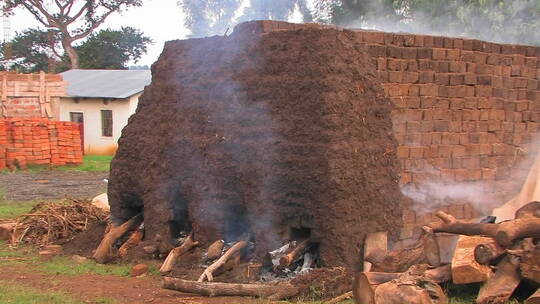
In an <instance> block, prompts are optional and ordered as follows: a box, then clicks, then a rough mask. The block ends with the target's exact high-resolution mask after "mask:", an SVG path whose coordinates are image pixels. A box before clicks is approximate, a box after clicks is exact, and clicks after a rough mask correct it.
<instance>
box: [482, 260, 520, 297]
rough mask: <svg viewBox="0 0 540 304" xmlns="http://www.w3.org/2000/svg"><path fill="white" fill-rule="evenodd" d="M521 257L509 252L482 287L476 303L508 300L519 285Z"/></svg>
mask: <svg viewBox="0 0 540 304" xmlns="http://www.w3.org/2000/svg"><path fill="white" fill-rule="evenodd" d="M518 268H519V258H518V257H516V256H514V255H511V254H508V255H506V256H505V257H504V258H503V259H502V260H501V261H500V262H499V263H498V264H497V270H496V271H495V274H494V275H492V276H491V277H490V278H489V279H488V280H487V281H486V282H485V283H484V284H483V285H482V287H481V288H480V292H479V293H478V297H477V298H476V303H478V304H488V303H489V304H495V303H505V302H506V301H508V299H509V298H510V296H511V295H512V293H513V292H514V290H515V289H516V288H517V286H518V285H519V282H520V281H521V278H520V276H519V272H518Z"/></svg>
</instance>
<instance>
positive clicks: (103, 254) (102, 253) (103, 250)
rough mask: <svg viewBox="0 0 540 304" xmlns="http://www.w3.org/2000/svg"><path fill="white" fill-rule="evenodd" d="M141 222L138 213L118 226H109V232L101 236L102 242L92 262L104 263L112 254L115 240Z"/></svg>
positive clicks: (140, 216)
mask: <svg viewBox="0 0 540 304" xmlns="http://www.w3.org/2000/svg"><path fill="white" fill-rule="evenodd" d="M142 220H143V217H142V214H141V213H139V214H137V215H136V216H134V217H132V218H131V219H129V220H128V221H127V222H125V223H123V224H122V225H120V226H116V227H113V226H111V228H110V230H109V231H107V232H106V233H105V236H103V240H101V243H99V246H98V248H97V249H96V252H95V253H94V255H93V258H94V260H96V262H98V263H102V264H103V263H105V262H106V261H107V259H108V258H109V257H110V255H111V254H112V250H113V245H114V243H115V242H116V240H118V239H119V238H121V237H122V236H124V234H126V233H127V232H128V231H130V230H131V229H133V228H134V227H136V226H137V225H139V224H140V223H141V222H142Z"/></svg>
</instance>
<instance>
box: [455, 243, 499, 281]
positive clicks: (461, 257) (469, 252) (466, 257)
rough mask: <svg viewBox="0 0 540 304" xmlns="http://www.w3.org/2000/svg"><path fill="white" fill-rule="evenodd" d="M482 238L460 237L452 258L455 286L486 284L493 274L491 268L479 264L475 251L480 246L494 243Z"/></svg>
mask: <svg viewBox="0 0 540 304" xmlns="http://www.w3.org/2000/svg"><path fill="white" fill-rule="evenodd" d="M492 240H493V239H492V238H488V237H482V236H464V235H462V236H460V237H459V239H458V242H457V246H456V250H455V251H454V257H453V258H452V281H453V282H454V284H469V283H477V282H485V281H487V280H488V279H489V277H490V276H491V274H492V271H491V268H489V266H486V265H481V264H479V263H478V262H477V261H476V259H475V257H474V251H475V248H476V246H478V245H479V244H485V243H488V242H490V241H492Z"/></svg>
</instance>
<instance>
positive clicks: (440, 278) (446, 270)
mask: <svg viewBox="0 0 540 304" xmlns="http://www.w3.org/2000/svg"><path fill="white" fill-rule="evenodd" d="M424 275H425V276H426V277H427V278H429V279H432V280H433V281H435V282H437V283H439V284H442V283H446V282H448V281H450V280H452V265H450V264H448V265H444V266H440V267H437V268H433V269H428V270H426V272H425V273H424Z"/></svg>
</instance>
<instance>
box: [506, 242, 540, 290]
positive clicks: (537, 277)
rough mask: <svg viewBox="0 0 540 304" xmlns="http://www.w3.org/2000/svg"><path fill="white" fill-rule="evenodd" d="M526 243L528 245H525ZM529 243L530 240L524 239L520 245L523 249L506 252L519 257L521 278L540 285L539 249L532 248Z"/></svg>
mask: <svg viewBox="0 0 540 304" xmlns="http://www.w3.org/2000/svg"><path fill="white" fill-rule="evenodd" d="M527 241H530V243H528V244H527ZM523 243H525V245H523ZM531 243H532V240H530V239H525V240H523V241H522V242H521V244H520V245H522V246H523V247H524V248H522V249H514V250H508V251H507V252H508V253H509V254H512V255H515V256H517V257H519V259H520V263H519V269H520V272H521V276H522V277H523V278H525V279H527V280H530V281H533V282H535V283H537V284H540V248H539V247H533V246H532V244H531Z"/></svg>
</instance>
